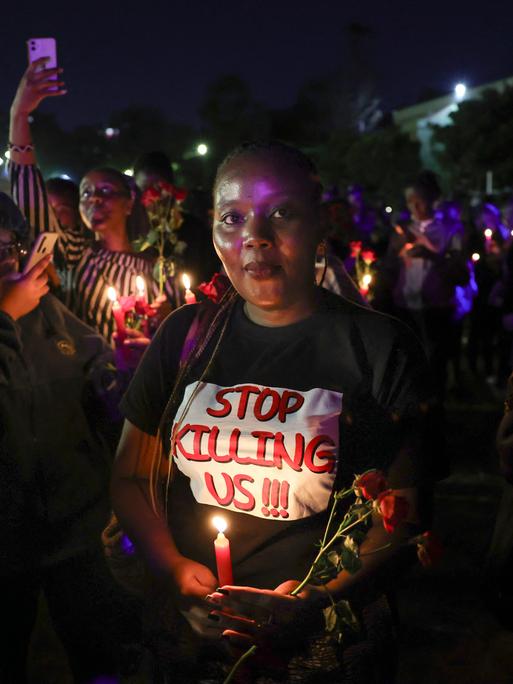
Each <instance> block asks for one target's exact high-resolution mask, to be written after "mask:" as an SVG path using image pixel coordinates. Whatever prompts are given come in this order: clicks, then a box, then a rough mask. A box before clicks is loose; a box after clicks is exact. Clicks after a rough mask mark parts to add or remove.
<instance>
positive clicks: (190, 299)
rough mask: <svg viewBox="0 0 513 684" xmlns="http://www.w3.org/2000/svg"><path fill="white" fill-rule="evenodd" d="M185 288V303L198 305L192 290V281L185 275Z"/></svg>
mask: <svg viewBox="0 0 513 684" xmlns="http://www.w3.org/2000/svg"><path fill="white" fill-rule="evenodd" d="M182 282H183V286H184V288H185V303H186V304H196V295H195V294H194V292H193V291H192V290H191V279H190V278H189V276H188V275H187V273H184V274H183V276H182Z"/></svg>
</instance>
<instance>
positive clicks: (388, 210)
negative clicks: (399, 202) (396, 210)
mask: <svg viewBox="0 0 513 684" xmlns="http://www.w3.org/2000/svg"><path fill="white" fill-rule="evenodd" d="M385 211H386V213H387V214H391V213H392V211H393V209H392V207H391V206H390V205H388V206H387V207H385Z"/></svg>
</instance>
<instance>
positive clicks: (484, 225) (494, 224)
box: [476, 202, 511, 242]
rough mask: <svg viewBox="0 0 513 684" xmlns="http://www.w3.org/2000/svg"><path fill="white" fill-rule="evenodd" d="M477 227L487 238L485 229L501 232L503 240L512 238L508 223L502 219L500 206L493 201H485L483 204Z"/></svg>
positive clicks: (506, 240) (477, 219) (477, 218)
mask: <svg viewBox="0 0 513 684" xmlns="http://www.w3.org/2000/svg"><path fill="white" fill-rule="evenodd" d="M476 228H477V230H478V231H480V232H482V233H484V234H485V238H486V233H485V231H488V230H491V231H492V232H493V233H500V236H501V238H502V241H503V242H508V241H509V240H510V238H511V235H510V231H509V230H508V227H507V225H505V224H504V223H503V221H502V215H501V211H500V209H499V207H497V206H495V204H492V203H491V202H484V203H483V204H482V205H481V207H480V210H479V212H478V215H477V217H476Z"/></svg>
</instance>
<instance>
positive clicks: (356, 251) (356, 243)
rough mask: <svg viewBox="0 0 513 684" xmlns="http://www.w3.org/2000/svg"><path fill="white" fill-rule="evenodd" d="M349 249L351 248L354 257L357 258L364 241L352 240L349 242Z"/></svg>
mask: <svg viewBox="0 0 513 684" xmlns="http://www.w3.org/2000/svg"><path fill="white" fill-rule="evenodd" d="M349 249H350V250H351V257H352V258H353V259H356V257H357V256H358V255H359V254H360V252H361V251H362V241H361V240H353V241H352V242H350V243H349Z"/></svg>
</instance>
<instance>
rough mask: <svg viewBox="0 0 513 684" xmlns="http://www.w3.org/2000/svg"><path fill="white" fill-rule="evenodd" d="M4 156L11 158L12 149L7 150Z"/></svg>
mask: <svg viewBox="0 0 513 684" xmlns="http://www.w3.org/2000/svg"><path fill="white" fill-rule="evenodd" d="M4 157H5V158H6V159H10V158H11V150H7V152H6V153H5V155H4Z"/></svg>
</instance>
